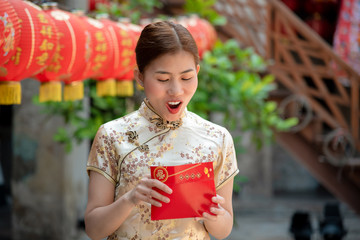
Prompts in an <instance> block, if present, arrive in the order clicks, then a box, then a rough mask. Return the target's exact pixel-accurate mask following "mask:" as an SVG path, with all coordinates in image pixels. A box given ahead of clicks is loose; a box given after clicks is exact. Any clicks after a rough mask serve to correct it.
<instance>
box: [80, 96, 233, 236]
mask: <svg viewBox="0 0 360 240" xmlns="http://www.w3.org/2000/svg"><path fill="white" fill-rule="evenodd" d="M201 162H213V167H214V179H215V186H216V189H220V188H221V187H222V186H223V185H224V184H225V183H226V182H227V181H229V180H230V179H232V178H233V177H234V176H235V175H236V174H237V173H238V168H237V162H236V155H235V149H234V144H233V139H232V137H231V135H230V133H229V132H228V131H227V130H226V129H225V128H223V127H221V126H218V125H216V124H214V123H211V122H209V121H207V120H204V119H203V118H201V117H199V116H198V115H196V114H194V113H192V112H190V111H187V110H185V111H184V113H183V115H182V117H181V118H180V119H179V120H177V121H173V122H168V121H166V120H164V119H162V118H161V116H159V115H158V114H157V113H156V112H155V110H154V109H153V108H152V107H151V105H150V104H149V103H148V101H147V100H146V99H145V101H144V102H143V103H142V104H141V106H140V108H139V109H138V110H137V111H135V112H133V113H130V114H128V115H126V116H124V117H121V118H119V119H116V120H113V121H110V122H108V123H106V124H104V125H102V126H101V127H100V128H99V130H98V132H97V134H96V137H95V139H94V142H93V145H92V148H91V151H90V155H89V159H88V163H87V170H88V171H96V172H98V173H100V174H102V175H103V176H104V177H106V178H107V179H108V180H109V181H110V182H111V183H113V184H114V187H115V196H114V201H115V200H116V199H118V198H119V197H121V196H122V195H123V194H125V193H126V192H128V191H130V190H131V189H133V188H134V187H135V186H136V185H137V184H138V182H139V180H140V179H141V178H142V177H144V176H145V175H150V166H164V165H170V166H174V165H183V164H190V163H201ZM150 209H151V205H150V204H148V203H141V204H139V205H137V206H136V207H134V208H133V210H132V212H131V213H130V215H129V216H128V217H127V219H126V220H125V221H124V222H123V224H122V225H121V226H120V227H119V228H118V229H117V230H116V231H115V232H114V233H113V234H112V235H110V236H109V237H108V239H111V240H119V239H124V240H125V239H142V240H145V239H191V240H200V239H201V240H203V239H210V237H209V234H208V232H207V231H206V229H205V227H204V225H203V223H201V222H199V221H196V220H195V219H194V218H182V219H171V220H160V221H151V220H150V219H151V211H150Z"/></svg>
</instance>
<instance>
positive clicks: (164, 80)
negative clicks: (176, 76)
mask: <svg viewBox="0 0 360 240" xmlns="http://www.w3.org/2000/svg"><path fill="white" fill-rule="evenodd" d="M158 81H159V82H167V81H169V79H158Z"/></svg>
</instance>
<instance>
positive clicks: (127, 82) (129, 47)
mask: <svg viewBox="0 0 360 240" xmlns="http://www.w3.org/2000/svg"><path fill="white" fill-rule="evenodd" d="M117 25H118V26H119V28H121V29H123V30H122V31H121V33H122V39H121V42H120V49H121V50H120V57H121V59H122V61H121V71H118V75H117V80H118V81H117V82H116V92H117V95H118V96H122V97H127V96H132V95H133V94H134V84H133V80H134V68H135V67H136V58H135V48H136V44H137V41H138V39H139V37H140V34H141V31H142V27H140V26H139V25H135V24H132V23H129V22H127V21H122V22H118V23H117ZM125 33H128V34H125Z"/></svg>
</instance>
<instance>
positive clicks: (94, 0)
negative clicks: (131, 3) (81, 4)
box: [89, 0, 110, 11]
mask: <svg viewBox="0 0 360 240" xmlns="http://www.w3.org/2000/svg"><path fill="white" fill-rule="evenodd" d="M98 4H105V5H110V1H109V0H89V11H95V10H96V8H97V7H96V5H98Z"/></svg>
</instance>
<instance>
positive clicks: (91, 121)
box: [33, 79, 128, 152]
mask: <svg viewBox="0 0 360 240" xmlns="http://www.w3.org/2000/svg"><path fill="white" fill-rule="evenodd" d="M84 83H85V86H84V87H85V89H86V92H87V94H86V95H88V96H89V97H90V113H89V114H90V116H89V115H88V114H86V113H85V112H86V107H85V104H84V101H64V102H47V103H39V101H38V98H37V97H35V98H34V99H33V101H34V102H35V103H36V104H39V105H41V106H42V107H43V108H42V109H43V112H44V113H45V114H47V115H49V116H61V117H62V118H63V119H64V122H65V124H66V126H67V127H59V128H58V129H57V132H56V134H55V135H54V140H55V141H57V142H60V143H63V144H65V149H66V151H67V152H71V150H72V140H75V141H77V142H78V143H81V142H82V141H84V140H92V139H94V137H95V134H96V132H97V130H98V128H99V127H100V125H101V124H103V123H105V122H108V121H110V120H113V119H116V118H119V117H122V116H124V115H125V114H126V113H127V107H126V104H127V100H128V99H126V98H119V97H98V96H97V95H96V87H95V86H96V81H95V80H92V79H89V80H87V81H85V82H84Z"/></svg>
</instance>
